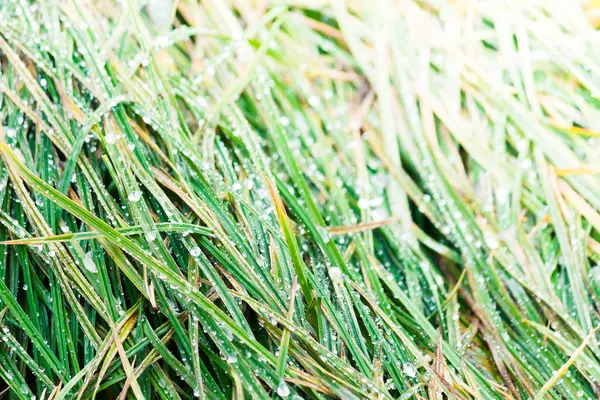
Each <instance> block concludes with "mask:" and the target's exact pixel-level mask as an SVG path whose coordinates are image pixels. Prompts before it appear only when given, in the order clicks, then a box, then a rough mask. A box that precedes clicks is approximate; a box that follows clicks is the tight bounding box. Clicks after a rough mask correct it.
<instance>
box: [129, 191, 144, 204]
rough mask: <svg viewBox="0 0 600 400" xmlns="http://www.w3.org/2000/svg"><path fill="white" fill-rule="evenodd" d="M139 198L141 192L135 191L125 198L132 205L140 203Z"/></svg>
mask: <svg viewBox="0 0 600 400" xmlns="http://www.w3.org/2000/svg"><path fill="white" fill-rule="evenodd" d="M141 198H142V192H140V191H139V190H136V191H135V192H131V193H130V194H129V196H127V200H129V201H131V202H132V203H137V202H138V201H140V199H141Z"/></svg>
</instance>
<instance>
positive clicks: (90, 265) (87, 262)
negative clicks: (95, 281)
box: [83, 251, 98, 274]
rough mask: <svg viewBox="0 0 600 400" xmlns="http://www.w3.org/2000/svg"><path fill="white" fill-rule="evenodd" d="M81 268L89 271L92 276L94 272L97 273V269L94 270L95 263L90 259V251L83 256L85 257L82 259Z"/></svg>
mask: <svg viewBox="0 0 600 400" xmlns="http://www.w3.org/2000/svg"><path fill="white" fill-rule="evenodd" d="M83 266H84V267H85V269H87V270H88V271H90V272H91V273H92V274H95V273H96V272H98V268H96V263H95V262H94V259H93V258H92V252H91V251H88V252H87V253H86V254H85V257H83Z"/></svg>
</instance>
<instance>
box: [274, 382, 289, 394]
mask: <svg viewBox="0 0 600 400" xmlns="http://www.w3.org/2000/svg"><path fill="white" fill-rule="evenodd" d="M277 394H278V395H279V396H281V397H288V396H289V395H290V388H289V386H288V385H287V383H285V381H284V380H283V379H282V380H281V382H279V386H277Z"/></svg>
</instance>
